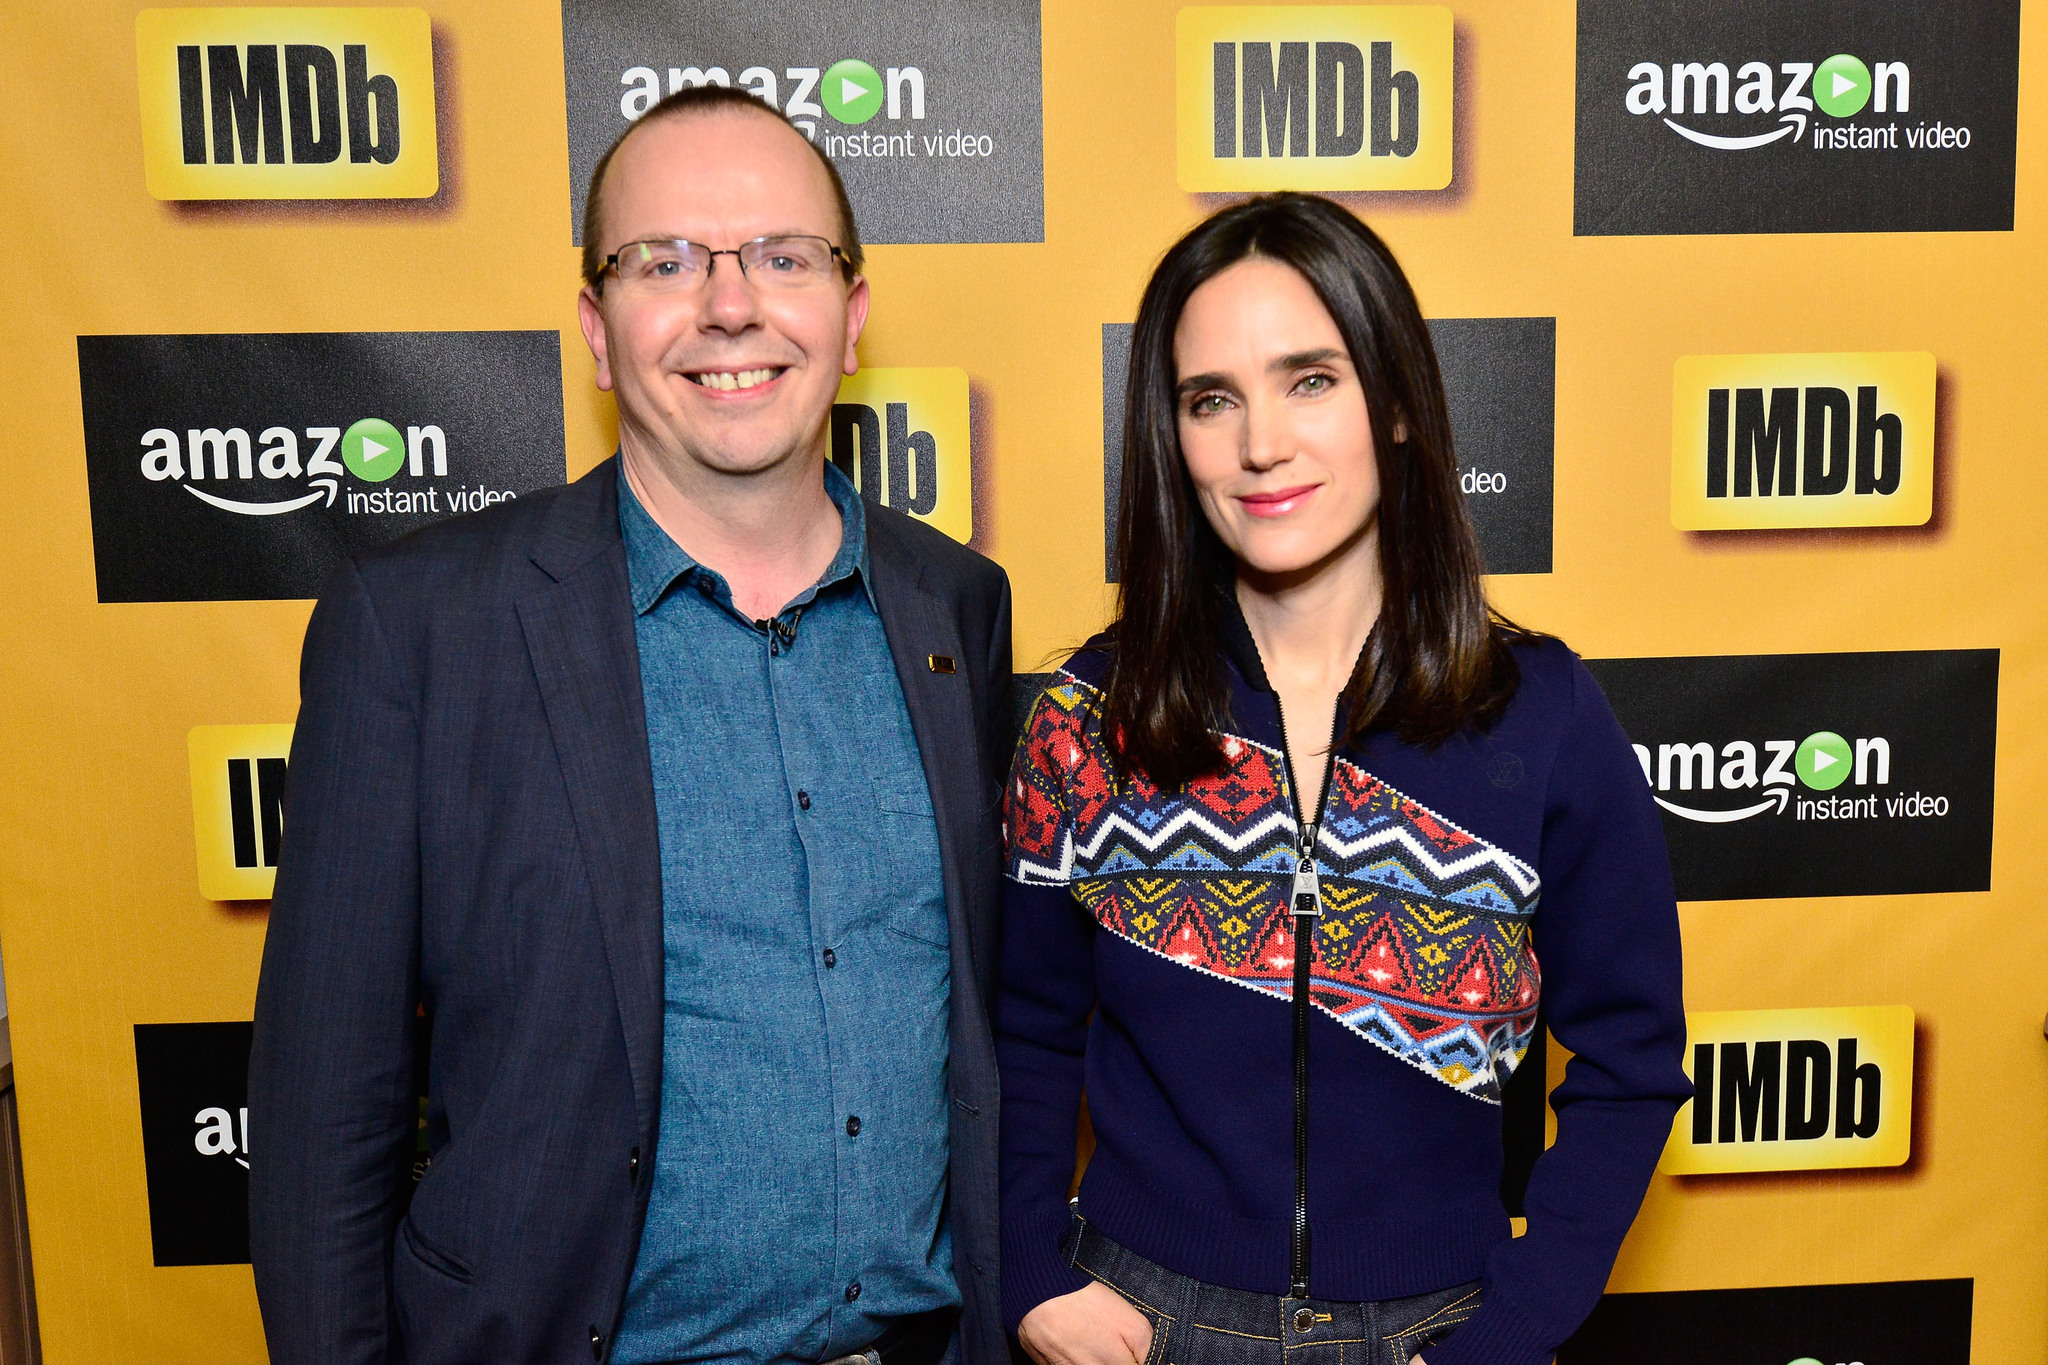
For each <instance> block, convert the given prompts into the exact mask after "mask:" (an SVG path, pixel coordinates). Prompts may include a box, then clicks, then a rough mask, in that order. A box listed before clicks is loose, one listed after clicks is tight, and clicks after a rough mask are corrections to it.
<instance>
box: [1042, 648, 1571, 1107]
mask: <svg viewBox="0 0 2048 1365" xmlns="http://www.w3.org/2000/svg"><path fill="white" fill-rule="evenodd" d="M1100 707H1101V696H1100V694H1099V693H1098V692H1097V691H1096V689H1095V688H1093V687H1090V686H1089V685H1088V684H1086V683H1084V682H1081V681H1079V680H1078V679H1076V678H1074V677H1072V676H1071V675H1069V674H1065V673H1062V674H1060V675H1059V677H1058V680H1057V681H1056V683H1055V684H1054V685H1053V686H1052V687H1050V688H1048V689H1047V690H1046V691H1045V693H1044V694H1043V695H1042V696H1041V697H1040V699H1039V701H1038V703H1037V705H1036V706H1035V708H1034V709H1033V711H1032V714H1031V720H1030V723H1029V725H1028V726H1027V728H1026V731H1025V736H1024V742H1023V745H1022V746H1021V747H1020V749H1019V751H1018V754H1017V763H1016V768H1015V771H1014V772H1013V773H1012V775H1011V779H1010V784H1009V788H1008V790H1007V792H1006V793H1005V797H1004V816H1003V821H1004V837H1005V840H1006V847H1007V848H1008V850H1009V868H1008V872H1009V876H1010V877H1011V878H1012V879H1013V880H1015V881H1019V882H1024V883H1028V884H1033V885H1051V886H1069V887H1071V888H1072V890H1073V893H1074V896H1075V898H1076V899H1077V900H1079V901H1080V903H1081V904H1082V905H1083V906H1085V907H1086V908H1087V909H1088V910H1089V911H1090V912H1091V913H1093V915H1094V916H1095V919H1096V922H1097V923H1098V924H1100V925H1101V926H1102V927H1103V928H1104V929H1107V930H1109V931H1110V932H1111V933H1113V934H1115V935H1117V936H1118V937H1120V938H1123V939H1126V940H1128V941H1129V942H1131V943H1134V944H1136V945H1137V946H1139V947H1140V948H1144V949H1146V950H1147V951H1149V952H1153V953H1157V954H1159V955H1160V956H1162V957H1166V958H1169V959H1171V960H1173V961H1175V962H1178V963H1181V964H1182V965H1183V966H1187V967H1191V968H1193V969H1194V970H1196V971H1199V972H1204V973H1207V974H1209V975H1211V976H1219V977H1222V978H1223V979H1224V980H1226V981H1234V982H1236V983H1237V984H1239V985H1241V986H1246V987H1249V988H1250V989H1252V990H1256V991H1261V992H1264V993H1265V994H1268V995H1271V996H1274V997H1276V998H1277V999H1280V1000H1288V999H1291V998H1292V996H1293V981H1294V975H1293V974H1294V923H1293V918H1294V917H1293V916H1292V915H1291V914H1290V913H1289V911H1288V903H1287V902H1288V896H1289V894H1290V892H1291V890H1292V887H1293V877H1294V869H1295V862H1296V850H1297V849H1298V847H1299V840H1300V835H1299V833H1298V830H1297V826H1296V823H1295V815H1294V803H1293V800H1292V798H1291V796H1290V794H1289V793H1288V791H1287V781H1286V767H1285V763H1284V760H1283V758H1282V756H1281V754H1280V753H1279V752H1278V751H1277V750H1274V749H1271V748H1268V747H1266V746H1265V745H1262V744H1257V743H1254V742H1252V741H1251V740H1248V739H1245V738H1243V737H1241V736H1238V735H1229V734H1226V735H1224V736H1223V752H1224V756H1225V758H1226V759H1227V760H1228V762H1229V765H1230V766H1229V769H1228V771H1226V772H1222V773H1219V774H1216V775H1214V776H1211V777H1205V778H1200V779H1197V780H1196V781H1195V782H1193V783H1191V784H1189V786H1188V787H1187V788H1186V789H1184V790H1178V791H1162V790H1160V789H1159V788H1158V787H1156V786H1153V785H1152V784H1150V783H1149V782H1147V781H1145V780H1144V779H1143V778H1142V777H1138V776H1134V775H1128V774H1116V773H1115V772H1114V769H1113V768H1112V764H1111V761H1110V755H1109V753H1108V749H1107V745H1106V743H1105V741H1104V739H1103V737H1102V727H1101V723H1100ZM1330 783H1331V790H1330V794H1329V801H1328V805H1327V807H1326V809H1325V812H1324V816H1323V822H1322V826H1321V828H1320V830H1319V831H1318V834H1317V846H1316V875H1317V878H1318V880H1319V882H1320V884H1321V889H1322V897H1323V917H1322V919H1321V921H1320V922H1319V923H1318V925H1317V927H1316V930H1315V934H1314V936H1313V938H1312V940H1311V944H1310V963H1311V965H1310V982H1311V985H1310V991H1311V994H1312V997H1313V1000H1314V1003H1315V1005H1316V1007H1317V1008H1318V1009H1320V1010H1322V1011H1324V1012H1325V1013H1326V1014H1328V1015H1329V1016H1330V1017H1331V1018H1333V1019H1335V1020H1337V1022H1339V1023H1341V1024H1343V1025H1344V1026H1345V1027H1346V1028H1348V1029H1350V1030H1351V1031H1352V1032H1354V1033H1356V1034H1358V1035H1359V1036H1360V1037H1363V1038H1365V1039H1367V1040H1369V1041H1371V1042H1373V1043H1376V1044H1378V1045H1379V1046H1380V1047H1382V1048H1384V1049H1386V1050H1387V1051H1388V1052H1390V1053H1392V1054H1393V1055H1394V1056H1396V1057H1399V1058H1400V1059H1402V1060H1403V1061H1405V1062H1408V1063H1409V1064H1410V1065H1413V1066H1416V1067H1419V1068H1421V1069H1422V1070H1424V1071H1427V1072H1428V1073H1430V1074H1431V1075H1433V1076H1435V1077H1436V1078H1437V1079H1438V1080H1440V1081H1442V1082H1443V1083H1444V1084H1446V1085H1448V1086H1451V1087H1452V1088H1453V1089H1455V1090H1457V1091H1458V1092H1459V1093H1461V1094H1465V1095H1470V1096H1471V1097H1473V1098H1474V1099H1478V1100H1483V1101H1486V1102H1488V1103H1493V1104H1497V1103H1499V1102H1500V1093H1501V1087H1502V1086H1503V1085H1504V1084H1505V1083H1506V1081H1507V1078H1508V1077H1509V1076H1510V1075H1512V1074H1513V1072H1514V1069H1515V1067H1516V1066H1517V1065H1518V1064H1519V1063H1520V1062H1521V1060H1522V1056H1523V1053H1524V1052H1525V1051H1527V1049H1528V1046H1529V1041H1530V1038H1531V1036H1532V1035H1533V1033H1534V1031H1535V1027H1536V1005H1537V999H1538V995H1539V992H1540V989H1541V975H1540V972H1539V970H1538V968H1537V964H1536V956H1535V953H1534V951H1533V950H1532V949H1531V947H1530V942H1529V920H1530V917H1531V916H1532V915H1533V914H1534V913H1535V911H1536V902H1537V899H1538V893H1539V891H1540V884H1539V882H1538V880H1537V877H1536V872H1535V869H1533V868H1531V867H1530V866H1529V865H1528V864H1526V863H1524V862H1522V861H1521V860H1520V859H1518V858H1515V857H1513V856H1512V855H1510V854H1508V853H1506V852H1504V851H1502V850H1500V849H1498V848H1495V847H1494V846H1493V845H1491V844H1489V843H1487V842H1486V841H1485V840H1483V839H1480V838H1478V837H1476V836H1474V835H1472V834H1470V833H1468V832H1466V831H1465V830H1462V829H1459V828H1458V827H1457V826H1456V825H1453V824H1451V823H1450V822H1449V821H1447V820H1445V819H1443V818H1442V817H1441V816H1438V815H1436V814H1434V813H1433V812H1431V811H1429V810H1426V809H1424V808H1423V807H1422V806H1419V805H1417V804H1416V803H1415V802H1413V801H1410V800H1409V799H1408V798H1407V797H1405V796H1403V795H1402V794H1401V793H1400V792H1397V791H1395V790H1394V789H1393V788H1391V787H1389V786H1387V785H1386V784H1385V783H1384V782H1381V781H1380V780H1379V779H1378V778H1376V777H1374V776H1373V775H1372V774H1370V773H1368V772H1366V771H1365V770H1364V769H1362V768H1360V767H1358V766H1357V765H1356V764H1354V763H1351V762H1349V761H1347V760H1344V759H1342V758H1337V759H1334V760H1333V762H1332V771H1331V774H1330Z"/></svg>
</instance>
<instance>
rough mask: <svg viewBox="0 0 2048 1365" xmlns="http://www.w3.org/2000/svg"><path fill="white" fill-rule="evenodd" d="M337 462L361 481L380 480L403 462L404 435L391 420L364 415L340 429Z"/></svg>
mask: <svg viewBox="0 0 2048 1365" xmlns="http://www.w3.org/2000/svg"><path fill="white" fill-rule="evenodd" d="M341 462H342V463H343V464H345V465H347V466H348V472H349V473H351V474H353V475H355V476H356V477H357V478H359V479H361V480H362V481H363V482H364V483H382V482H384V480H386V479H388V478H390V477H391V476H392V475H393V474H396V473H397V472H398V467H399V466H400V465H402V464H404V463H405V438H404V437H403V436H400V435H399V434H398V428H397V427H394V426H392V425H391V423H389V422H386V421H384V420H382V419H381V418H377V417H365V418H364V419H363V420H362V421H360V422H358V423H356V424H355V425H354V426H352V427H350V428H349V429H348V430H347V431H345V432H343V433H342V436H341Z"/></svg>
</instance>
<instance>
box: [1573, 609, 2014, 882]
mask: <svg viewBox="0 0 2048 1365" xmlns="http://www.w3.org/2000/svg"><path fill="white" fill-rule="evenodd" d="M1587 667H1588V668H1590V669H1591V670H1592V672H1593V675H1594V677H1595V678H1597V679H1598V680H1599V683H1600V687H1601V690H1602V691H1603V692H1605V693H1606V695H1607V699H1608V701H1609V703H1610V704H1611V705H1612V706H1613V708H1614V714H1615V716H1616V718H1617V719H1619V720H1620V721H1621V725H1622V729H1623V730H1624V731H1625V732H1626V733H1627V735H1628V737H1629V740H1630V743H1631V751H1632V753H1633V755H1634V759H1635V763H1634V765H1633V766H1634V768H1635V770H1636V773H1637V775H1638V776H1640V778H1641V779H1642V781H1643V784H1644V785H1645V787H1647V788H1648V797H1649V800H1650V801H1651V802H1652V803H1654V805H1655V807H1656V809H1657V810H1659V811H1660V812H1661V813H1662V816H1663V822H1664V837H1665V842H1666V843H1667V845H1668V846H1669V848H1670V853H1671V870H1672V876H1673V879H1674V881H1675V882H1676V883H1677V889H1678V896H1679V899H1681V900H1738V899H1753V898H1762V897H1770V896H1859V895H1898V894H1906V893H1925V892H1943V891H1947V892H1961V891H1982V890H1985V889H1987V888H1988V887H1989V886H1990V879H1991V832H1992V824H1993V818H1992V817H1993V805H1994V799H1995V787H1996V783H1995V771H1994V766H1993V764H1994V755H1995V753H1996V748H1997V728H1998V654H1997V651H1995V650H1925V651H1914V652H1882V653H1868V654H1767V655H1749V656H1742V655H1735V656H1724V657H1713V658H1683V657H1681V658H1669V659H1595V660H1588V661H1587Z"/></svg>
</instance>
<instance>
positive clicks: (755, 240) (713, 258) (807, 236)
mask: <svg viewBox="0 0 2048 1365" xmlns="http://www.w3.org/2000/svg"><path fill="white" fill-rule="evenodd" d="M798 240H801V241H811V242H823V243H824V244H825V249H826V250H827V251H829V252H831V253H832V259H833V260H835V261H837V262H839V272H840V275H841V276H842V277H843V278H844V279H846V280H847V281H849V282H851V281H852V279H853V278H854V276H853V273H852V271H853V261H852V260H851V258H849V257H848V256H847V254H846V252H845V251H844V250H843V249H842V248H841V247H839V246H837V245H835V244H834V243H833V241H832V239H831V238H830V237H825V236H821V235H819V234H818V233H815V232H770V233H765V234H763V235H762V236H759V237H749V238H748V239H747V240H746V241H744V242H741V243H740V244H739V245H738V246H735V247H727V248H726V249H725V250H723V251H713V250H712V249H711V248H710V247H709V246H708V245H706V244H705V243H703V242H693V241H691V240H690V239H689V238H687V237H649V238H646V239H645V241H644V242H626V243H623V244H622V245H621V246H620V247H619V249H618V250H617V251H614V252H613V253H612V254H611V255H609V256H607V257H605V258H604V266H605V269H606V270H609V271H610V272H611V273H612V278H613V279H616V280H623V279H624V278H625V277H624V276H622V275H620V274H619V257H620V256H622V255H624V254H625V253H626V252H628V251H631V250H632V249H633V248H634V247H636V246H641V245H645V244H648V243H654V242H661V243H664V244H668V243H676V242H680V243H682V244H683V245H684V246H694V247H703V249H704V253H705V259H706V264H705V266H704V282H705V284H707V285H708V284H710V282H711V272H712V270H713V269H715V268H716V266H717V263H718V258H719V257H720V256H730V257H732V258H733V260H734V261H736V262H738V264H739V268H740V278H741V279H743V280H748V281H751V280H752V279H753V276H751V275H749V274H747V260H746V257H744V256H742V255H741V254H740V253H741V252H743V251H745V250H746V249H747V248H748V247H750V246H756V245H758V244H760V243H762V242H787V241H798ZM599 278H600V279H602V278H603V277H602V276H600V277H599ZM600 292H602V290H601V289H600Z"/></svg>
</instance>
